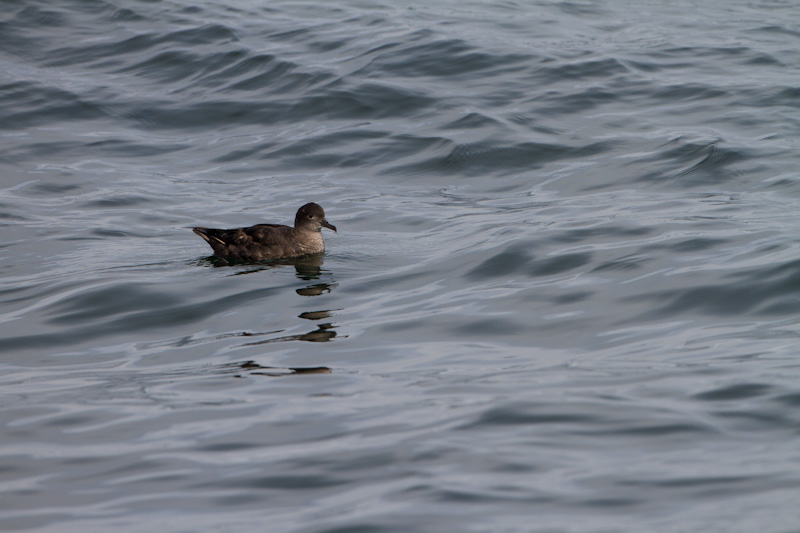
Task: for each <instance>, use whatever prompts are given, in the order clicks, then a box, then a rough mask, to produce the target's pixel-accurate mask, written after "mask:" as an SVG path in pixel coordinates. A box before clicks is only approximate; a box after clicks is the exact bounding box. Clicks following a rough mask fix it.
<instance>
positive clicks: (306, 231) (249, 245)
mask: <svg viewBox="0 0 800 533" xmlns="http://www.w3.org/2000/svg"><path fill="white" fill-rule="evenodd" d="M323 227H325V228H328V229H332V230H333V231H336V226H334V225H333V224H329V223H328V221H327V220H325V211H324V210H323V209H322V207H320V206H319V205H317V204H315V203H309V204H306V205H304V206H303V207H301V208H300V209H298V210H297V215H295V217H294V227H293V228H290V227H289V226H283V225H281V224H256V225H255V226H250V227H249V228H236V229H211V228H192V231H194V232H195V233H197V234H198V235H200V236H201V237H202V238H203V239H205V241H206V242H207V243H208V244H209V245H210V246H211V249H212V250H214V254H215V255H218V256H219V257H225V258H229V259H238V260H240V261H267V260H269V259H285V258H287V257H297V256H301V255H308V254H318V253H321V252H324V251H325V241H323V240H322V228H323Z"/></svg>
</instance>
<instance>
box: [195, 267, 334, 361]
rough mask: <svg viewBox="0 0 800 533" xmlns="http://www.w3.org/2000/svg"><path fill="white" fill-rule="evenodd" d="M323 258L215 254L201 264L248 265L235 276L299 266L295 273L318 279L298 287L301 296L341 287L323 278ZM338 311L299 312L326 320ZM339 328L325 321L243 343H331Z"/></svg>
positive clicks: (309, 279) (242, 334) (246, 334)
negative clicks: (306, 328) (303, 330)
mask: <svg viewBox="0 0 800 533" xmlns="http://www.w3.org/2000/svg"><path fill="white" fill-rule="evenodd" d="M322 257H323V254H314V255H308V256H303V257H296V258H287V259H278V260H273V261H261V262H243V261H237V260H231V259H225V258H221V257H218V256H215V255H212V256H210V257H206V258H203V259H202V260H200V261H201V264H202V263H205V264H206V265H208V266H211V267H214V268H224V267H227V268H231V267H245V269H242V270H237V271H236V272H233V273H232V274H231V275H232V276H241V275H244V274H255V273H257V272H263V271H265V270H271V269H276V268H281V267H286V266H293V267H294V268H295V275H296V276H297V278H298V279H301V280H303V281H307V282H314V283H310V284H308V285H306V286H305V287H301V288H299V289H295V292H296V293H297V294H298V295H299V296H306V297H313V296H319V295H321V294H325V293H329V292H331V291H332V290H333V289H335V288H336V287H337V286H338V284H337V283H336V282H333V281H327V282H325V281H321V279H320V278H321V277H322V276H323V273H328V272H327V271H323V269H322V265H323V259H322ZM334 311H335V310H315V311H304V312H303V313H300V314H299V315H298V318H302V319H305V320H312V321H317V320H324V319H327V318H330V317H331V316H332V315H333V314H334ZM336 311H338V310H336ZM335 327H336V326H334V325H333V324H332V323H330V322H325V323H321V324H317V329H314V330H312V331H309V332H307V333H302V334H295V335H284V336H280V337H271V338H268V339H264V340H259V341H256V342H248V343H245V344H242V346H258V345H262V344H272V343H276V342H289V341H305V342H328V341H330V340H332V339H334V338H335V337H336V336H337V334H336V331H334V329H335ZM283 331H284V330H274V331H263V332H246V331H243V332H236V333H227V334H223V335H220V336H218V337H217V338H218V339H223V338H229V337H259V336H267V335H270V336H271V335H276V334H279V333H282V332H283ZM265 368H271V367H265ZM293 370H297V369H293Z"/></svg>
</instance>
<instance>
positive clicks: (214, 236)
mask: <svg viewBox="0 0 800 533" xmlns="http://www.w3.org/2000/svg"><path fill="white" fill-rule="evenodd" d="M192 231H193V232H195V233H197V234H198V235H200V236H201V237H202V238H203V239H204V240H205V241H206V242H207V243H208V244H211V245H212V246H213V244H214V243H217V242H218V243H220V244H225V241H223V240H222V239H220V238H219V236H218V235H219V233H220V231H221V230H218V229H211V228H192Z"/></svg>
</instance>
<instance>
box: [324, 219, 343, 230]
mask: <svg viewBox="0 0 800 533" xmlns="http://www.w3.org/2000/svg"><path fill="white" fill-rule="evenodd" d="M322 225H323V226H325V227H326V228H328V229H332V230H333V231H336V226H334V225H333V224H331V223H330V222H328V221H327V220H323V221H322ZM336 233H339V232H338V231H336Z"/></svg>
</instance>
